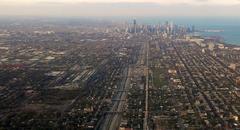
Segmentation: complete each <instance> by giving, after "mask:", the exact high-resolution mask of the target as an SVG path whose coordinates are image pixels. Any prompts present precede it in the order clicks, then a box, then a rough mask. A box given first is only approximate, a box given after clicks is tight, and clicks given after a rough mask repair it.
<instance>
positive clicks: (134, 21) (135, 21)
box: [133, 19, 137, 33]
mask: <svg viewBox="0 0 240 130" xmlns="http://www.w3.org/2000/svg"><path fill="white" fill-rule="evenodd" d="M133 31H134V33H137V20H136V19H134V20H133Z"/></svg>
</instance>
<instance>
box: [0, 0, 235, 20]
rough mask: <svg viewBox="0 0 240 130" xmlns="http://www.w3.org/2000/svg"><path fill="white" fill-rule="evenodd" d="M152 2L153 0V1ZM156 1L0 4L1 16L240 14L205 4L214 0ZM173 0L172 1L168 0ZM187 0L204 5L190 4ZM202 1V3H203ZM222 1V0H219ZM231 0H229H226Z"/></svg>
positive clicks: (230, 7) (225, 8) (226, 7)
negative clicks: (168, 2)
mask: <svg viewBox="0 0 240 130" xmlns="http://www.w3.org/2000/svg"><path fill="white" fill-rule="evenodd" d="M152 1H154V0H152ZM161 1H162V0H160V1H158V2H155V3H154V2H145V3H144V2H139V1H137V2H134V1H132V2H130V3H129V2H114V3H112V2H97V3H94V2H93V1H92V3H91V2H80V1H74V2H72V3H71V2H67V3H66V2H64V0H62V1H35V3H31V4H30V3H29V4H23V5H21V6H18V5H8V6H3V5H2V4H1V5H0V16H7V15H12V16H14V15H19V16H57V17H81V16H84V17H92V16H191V17H199V16H233V17H240V14H239V13H238V12H240V4H239V5H238V4H235V5H227V4H225V5H224V4H206V3H209V2H208V1H212V2H214V0H208V1H205V0H185V1H184V0H183V1H181V3H180V2H178V3H174V4H167V3H165V4H162V3H160V2H161ZM170 1H172V2H173V1H175V0H170ZM189 1H192V2H193V1H195V2H198V3H199V2H200V3H203V4H196V3H195V4H193V3H191V4H190V3H189ZM204 1H205V2H204ZM219 1H223V0H219ZM229 1H231V0H229Z"/></svg>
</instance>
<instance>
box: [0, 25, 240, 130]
mask: <svg viewBox="0 0 240 130" xmlns="http://www.w3.org/2000/svg"><path fill="white" fill-rule="evenodd" d="M195 31H196V30H195V27H194V26H193V27H185V26H180V25H174V24H173V23H172V22H166V23H165V24H161V25H160V24H159V25H140V24H138V23H137V21H136V20H134V21H133V23H132V24H115V23H108V22H103V23H102V22H97V23H96V22H82V23H81V22H79V23H78V22H59V21H58V22H46V21H38V22H33V21H28V22H21V21H20V22H13V21H11V22H8V23H1V24H0V129H86V130H125V129H130V130H131V129H132V130H143V129H144V130H162V129H164V130H165V129H186V130H193V129H194V130H199V129H239V128H240V126H239V125H240V122H239V117H240V102H239V98H240V88H239V87H240V86H239V85H240V75H239V74H240V66H239V58H240V51H239V50H240V49H239V47H238V46H234V45H226V44H223V43H221V42H220V41H218V40H217V39H206V38H202V37H196V36H193V35H190V34H191V33H193V32H195Z"/></svg>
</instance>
